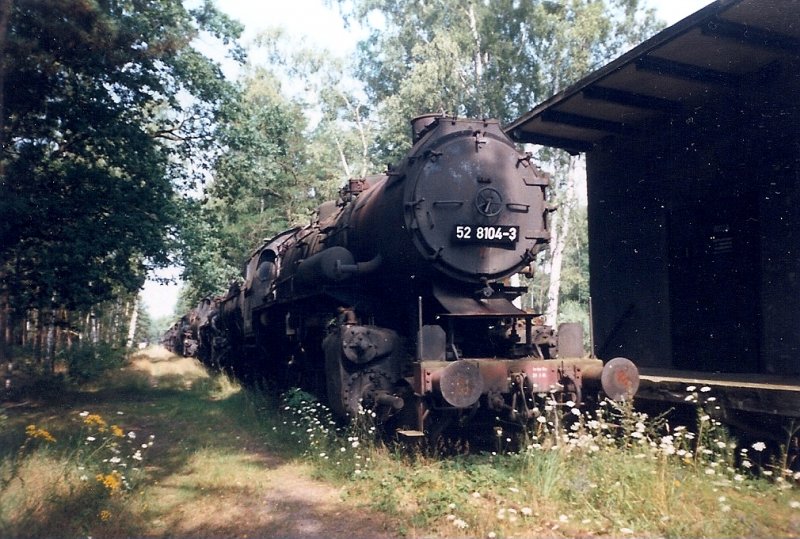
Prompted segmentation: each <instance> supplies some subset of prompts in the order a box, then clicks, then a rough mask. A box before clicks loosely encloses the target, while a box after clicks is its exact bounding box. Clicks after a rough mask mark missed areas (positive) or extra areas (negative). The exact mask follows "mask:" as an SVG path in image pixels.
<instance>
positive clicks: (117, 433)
mask: <svg viewBox="0 0 800 539" xmlns="http://www.w3.org/2000/svg"><path fill="white" fill-rule="evenodd" d="M111 434H113V435H114V436H116V437H117V438H122V437H123V436H125V432H124V431H123V430H122V429H121V428H119V427H118V426H117V425H111Z"/></svg>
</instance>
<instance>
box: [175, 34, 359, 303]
mask: <svg viewBox="0 0 800 539" xmlns="http://www.w3.org/2000/svg"><path fill="white" fill-rule="evenodd" d="M257 47H258V48H257V50H255V51H253V52H254V56H258V57H263V58H265V59H266V61H265V62H264V63H262V64H260V65H258V66H255V65H251V66H249V69H248V70H247V71H246V72H245V74H244V76H243V77H242V80H241V82H240V84H241V99H240V100H238V101H237V102H235V103H230V104H229V106H228V107H227V108H226V118H227V119H228V122H226V123H225V124H224V125H222V126H221V127H220V129H219V131H218V137H219V141H220V145H221V146H222V147H223V148H224V150H223V151H222V153H221V155H220V157H219V159H218V160H217V161H216V164H215V167H214V179H213V181H212V182H211V184H210V185H209V187H208V190H207V195H208V197H207V200H206V201H205V203H204V204H202V206H199V207H198V208H197V209H198V211H199V214H192V215H199V218H197V219H196V220H194V221H193V222H191V223H187V225H186V229H185V234H184V240H185V242H186V245H187V247H188V248H187V249H186V252H187V257H186V258H185V260H184V268H185V271H184V278H185V279H186V280H187V283H188V286H186V287H185V288H184V290H182V297H181V303H182V304H184V305H188V306H191V305H195V304H196V303H197V301H198V300H199V299H200V298H201V297H203V296H206V295H214V294H220V293H221V292H223V291H224V290H225V289H226V288H227V285H228V284H229V282H230V281H231V280H233V279H235V278H236V277H237V275H238V274H239V273H240V268H241V265H242V263H243V262H244V261H245V260H246V258H247V256H248V254H249V252H250V251H252V250H253V249H254V248H255V247H256V246H258V245H259V244H260V243H261V242H262V241H263V240H265V239H267V238H270V237H272V236H273V235H275V234H277V233H278V232H281V231H283V230H286V229H288V228H291V227H293V226H299V225H304V224H307V223H308V222H309V221H310V220H311V218H312V215H313V211H314V210H315V209H316V207H317V206H318V205H319V204H320V203H321V202H323V201H325V200H331V199H333V198H335V196H336V194H337V190H338V188H339V187H340V186H341V185H342V184H343V182H344V181H345V180H347V179H348V178H350V177H359V176H363V175H364V174H366V172H367V170H368V169H369V167H370V166H371V161H370V156H369V154H368V152H367V148H368V142H367V141H368V140H369V137H370V134H369V133H368V132H367V130H368V128H369V126H368V124H367V122H365V121H363V118H362V117H361V114H362V113H364V112H365V109H364V108H363V106H362V105H361V103H360V101H359V97H358V96H357V95H356V92H355V91H353V90H352V89H350V88H348V86H347V83H346V82H345V81H344V80H343V77H342V73H343V70H344V68H343V65H342V62H341V60H339V59H337V58H334V57H333V56H331V55H330V54H329V53H328V52H326V51H318V50H314V49H311V48H309V47H307V46H305V45H304V44H303V43H301V42H296V41H293V40H291V39H290V38H289V36H287V35H286V34H285V33H283V32H282V31H280V30H277V29H276V30H270V31H267V32H265V33H264V34H262V35H261V36H260V37H259V38H258V40H257ZM287 86H289V87H288V88H287ZM290 93H291V94H292V97H289V94H290Z"/></svg>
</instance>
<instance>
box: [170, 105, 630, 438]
mask: <svg viewBox="0 0 800 539" xmlns="http://www.w3.org/2000/svg"><path fill="white" fill-rule="evenodd" d="M411 125H412V136H413V147H412V149H411V150H410V152H409V153H408V155H407V156H406V158H405V159H404V160H403V162H402V163H400V164H399V165H398V166H397V167H395V168H390V169H389V170H388V172H386V173H385V174H381V175H376V176H369V177H366V178H359V179H353V180H350V181H349V182H348V183H347V185H345V186H344V187H343V188H342V190H341V191H340V196H339V199H338V200H336V201H330V202H325V203H323V204H322V205H321V206H320V207H319V209H318V211H317V214H316V218H315V220H314V222H313V223H312V224H311V225H309V226H305V227H302V228H293V229H291V230H287V231H285V232H282V233H280V234H278V235H277V236H275V237H274V238H272V239H269V240H267V241H265V242H264V244H263V245H261V246H260V247H259V248H258V249H256V250H255V252H254V253H253V254H252V256H251V257H250V258H249V260H248V261H247V264H246V268H245V271H244V279H243V282H241V283H236V284H234V285H232V286H231V288H230V290H229V291H228V293H227V294H226V295H225V296H224V297H221V298H217V299H215V300H210V299H207V300H204V301H203V302H202V303H201V304H200V305H199V306H198V307H197V308H196V309H194V310H193V312H192V313H189V315H187V316H185V317H184V319H183V320H182V321H181V322H179V324H180V327H176V328H173V330H172V331H173V333H172V334H171V337H169V338H168V339H167V340H168V341H169V342H171V343H173V344H174V345H175V346H174V347H175V348H178V347H179V348H181V349H182V350H184V351H187V350H188V351H193V353H194V354H195V355H197V356H198V357H199V358H200V359H201V360H202V361H204V362H205V363H207V364H208V365H210V366H213V367H215V368H219V369H227V370H230V371H233V372H235V373H237V374H244V373H245V372H247V373H250V374H253V373H257V374H258V375H259V376H263V377H265V378H266V379H267V380H272V381H274V382H276V383H278V384H279V385H282V386H286V387H288V386H295V385H300V386H302V387H306V388H309V389H310V390H311V391H312V392H315V393H317V394H318V395H321V396H323V397H324V398H326V399H327V403H328V405H329V406H330V408H331V409H332V411H333V412H334V413H335V414H337V415H339V416H342V417H347V416H354V415H355V414H357V413H358V411H359V410H360V409H364V408H365V409H370V410H372V411H374V412H375V414H376V416H377V417H378V419H379V420H381V421H384V422H390V421H396V422H397V424H398V425H400V426H402V427H403V432H405V433H407V434H410V435H422V434H423V433H429V432H432V431H433V430H436V429H441V428H442V425H448V424H452V423H458V420H459V419H461V420H462V421H461V422H462V423H465V422H468V421H464V420H465V418H472V417H474V416H476V414H478V413H479V412H486V413H488V414H490V415H492V416H495V417H497V416H502V417H503V418H505V419H507V420H510V421H513V422H516V423H524V422H526V421H527V420H529V419H531V418H532V417H533V415H534V414H535V406H534V405H535V403H536V401H537V399H541V398H543V397H544V396H545V395H552V396H554V397H555V398H556V400H557V401H559V402H566V401H569V400H571V401H574V402H577V403H579V402H581V401H582V400H583V399H584V396H585V395H587V394H594V395H596V394H598V393H599V392H601V391H602V392H604V393H605V394H606V395H608V396H609V397H611V398H614V399H621V398H624V397H626V396H627V397H630V396H632V395H633V394H634V393H635V392H636V389H637V387H638V383H639V377H638V371H637V369H636V367H635V365H634V364H633V363H632V362H631V361H629V360H627V359H624V358H615V359H612V360H611V361H609V362H608V363H606V364H605V365H604V364H603V362H602V361H601V360H599V359H595V358H593V357H587V355H586V354H585V353H584V349H583V334H582V328H581V326H580V325H579V324H562V325H561V326H560V327H559V330H558V332H556V331H554V329H553V328H550V327H547V326H544V325H541V324H539V323H538V320H539V315H537V314H536V313H529V312H526V311H524V310H522V309H520V308H518V307H517V306H515V305H514V300H515V299H516V298H518V297H519V296H521V295H522V294H524V293H525V292H526V290H527V289H526V287H524V286H514V285H512V284H511V282H510V277H511V276H513V275H515V274H517V273H522V274H524V275H527V276H531V275H532V272H533V262H534V259H535V257H536V254H537V253H538V252H539V251H541V250H542V249H543V248H545V247H546V245H547V243H548V241H549V236H550V233H549V230H548V225H547V215H548V213H549V212H550V211H551V210H552V209H551V208H550V207H549V206H548V204H547V202H546V196H545V195H546V193H545V190H546V188H547V187H548V183H549V176H548V175H547V174H545V173H544V172H542V171H541V170H540V169H539V168H538V167H537V166H536V165H535V164H534V163H533V162H532V161H531V158H530V156H529V155H527V154H522V153H520V152H519V151H518V150H517V149H516V147H515V146H514V144H513V143H512V141H511V140H509V139H508V137H507V136H506V135H505V133H504V132H503V131H502V129H501V127H500V125H499V123H498V122H497V121H495V120H466V119H456V118H451V117H446V116H443V115H426V116H422V117H419V118H416V119H414V120H412V122H411ZM177 341H180V342H179V343H178V342H177Z"/></svg>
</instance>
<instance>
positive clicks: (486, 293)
mask: <svg viewBox="0 0 800 539" xmlns="http://www.w3.org/2000/svg"><path fill="white" fill-rule="evenodd" d="M481 284H483V288H479V289H478V290H476V291H475V295H476V296H478V299H489V298H490V297H492V296H493V295H494V292H495V290H494V288H492V285H491V284H489V280H488V279H487V278H486V277H481Z"/></svg>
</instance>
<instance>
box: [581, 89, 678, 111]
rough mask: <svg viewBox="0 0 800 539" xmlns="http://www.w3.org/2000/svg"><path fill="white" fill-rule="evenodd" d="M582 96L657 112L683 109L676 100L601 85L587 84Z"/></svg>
mask: <svg viewBox="0 0 800 539" xmlns="http://www.w3.org/2000/svg"><path fill="white" fill-rule="evenodd" d="M583 97H584V98H586V99H596V100H600V101H607V102H609V103H614V104H616V105H622V106H625V107H632V108H637V109H644V110H653V111H658V112H679V111H680V110H682V109H683V107H682V105H681V104H680V103H679V102H677V101H672V100H670V99H664V98H661V97H653V96H650V95H643V94H637V93H634V92H627V91H625V90H617V89H616V88H606V87H603V86H589V87H588V88H586V89H585V90H583Z"/></svg>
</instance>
